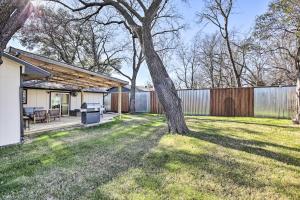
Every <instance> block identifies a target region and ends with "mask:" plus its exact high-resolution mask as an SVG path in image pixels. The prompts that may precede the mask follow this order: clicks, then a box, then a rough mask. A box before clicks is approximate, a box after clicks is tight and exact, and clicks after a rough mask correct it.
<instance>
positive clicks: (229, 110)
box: [210, 88, 254, 117]
mask: <svg viewBox="0 0 300 200" xmlns="http://www.w3.org/2000/svg"><path fill="white" fill-rule="evenodd" d="M210 97H211V98H210V115H212V116H228V117H231V116H233V117H234V116H235V117H253V116H254V88H229V89H212V90H210Z"/></svg>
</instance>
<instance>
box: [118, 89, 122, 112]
mask: <svg viewBox="0 0 300 200" xmlns="http://www.w3.org/2000/svg"><path fill="white" fill-rule="evenodd" d="M118 113H119V116H120V118H121V114H122V87H121V86H118Z"/></svg>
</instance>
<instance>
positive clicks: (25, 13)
mask: <svg viewBox="0 0 300 200" xmlns="http://www.w3.org/2000/svg"><path fill="white" fill-rule="evenodd" d="M32 11H33V5H32V3H31V2H30V0H0V65H1V64H2V60H1V55H2V52H3V51H4V49H5V48H6V45H7V43H8V42H9V40H10V39H11V38H12V36H13V35H14V34H15V33H16V32H17V31H18V30H19V29H20V28H21V27H22V26H23V24H24V23H25V21H26V20H27V18H28V17H29V16H30V14H31V13H32Z"/></svg>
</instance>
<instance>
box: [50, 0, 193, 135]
mask: <svg viewBox="0 0 300 200" xmlns="http://www.w3.org/2000/svg"><path fill="white" fill-rule="evenodd" d="M52 1H55V2H58V3H60V4H61V5H63V6H65V7H68V8H69V9H71V10H72V11H74V12H76V11H83V10H89V11H90V12H91V13H90V14H89V15H88V17H89V16H93V15H97V14H98V13H99V12H101V10H103V9H104V8H107V7H109V8H113V9H114V10H115V11H117V12H118V13H119V14H120V15H121V16H122V17H123V18H124V20H125V23H126V26H128V27H129V28H130V29H131V32H132V33H134V36H135V37H137V38H138V41H139V43H140V46H141V48H142V51H143V54H144V55H145V60H146V63H147V65H148V69H149V71H150V74H151V77H152V81H153V84H154V87H155V90H156V92H157V94H158V98H159V101H160V103H161V104H162V106H163V108H164V110H165V114H166V117H167V120H168V125H169V131H171V132H174V133H182V134H184V133H188V131H189V130H188V128H187V126H186V123H185V120H184V115H183V112H182V107H181V100H180V98H179V96H178V94H177V92H176V89H175V86H174V83H173V81H172V80H171V78H170V76H169V74H168V73H167V71H166V68H165V66H164V64H163V62H162V60H161V58H160V56H159V54H158V52H157V51H156V50H155V47H154V40H153V35H152V30H153V26H154V25H155V21H156V19H157V18H158V17H160V12H161V10H163V8H164V7H165V6H166V5H167V3H168V0H149V1H143V0H134V1H125V0H124V1H120V0H99V1H84V0H78V2H79V3H80V5H79V6H78V7H75V8H74V7H71V6H70V5H69V4H68V3H65V1H60V0H52Z"/></svg>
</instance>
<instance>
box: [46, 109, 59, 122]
mask: <svg viewBox="0 0 300 200" xmlns="http://www.w3.org/2000/svg"><path fill="white" fill-rule="evenodd" d="M56 118H58V119H60V109H52V110H49V111H48V122H50V121H51V119H53V120H55V119H56Z"/></svg>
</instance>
